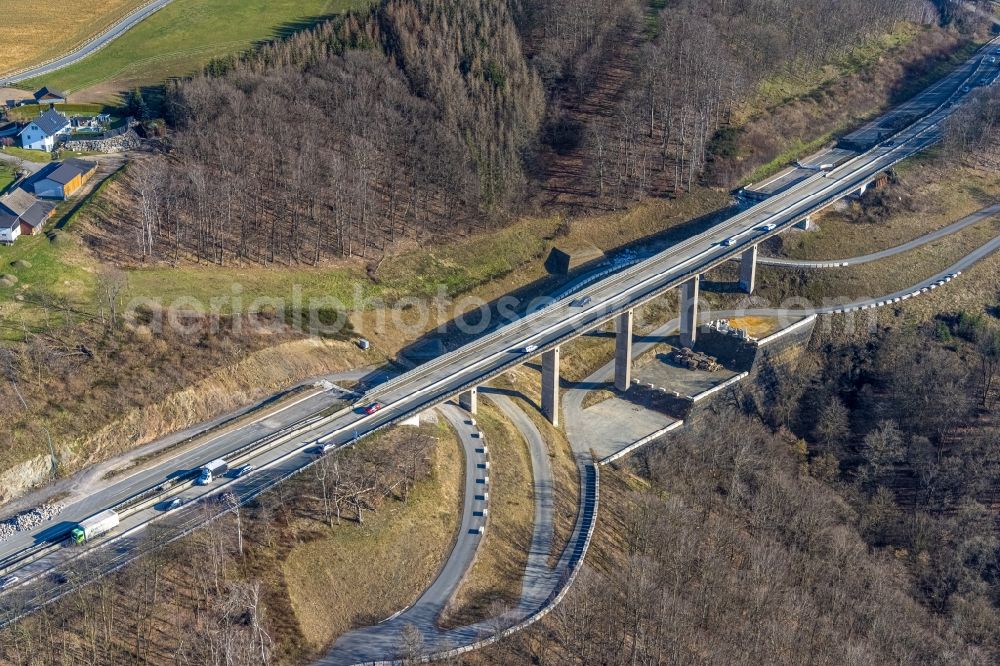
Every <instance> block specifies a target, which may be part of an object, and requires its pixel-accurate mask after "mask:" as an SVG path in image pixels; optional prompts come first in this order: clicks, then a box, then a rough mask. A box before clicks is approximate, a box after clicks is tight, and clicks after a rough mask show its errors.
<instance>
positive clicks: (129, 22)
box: [0, 0, 172, 87]
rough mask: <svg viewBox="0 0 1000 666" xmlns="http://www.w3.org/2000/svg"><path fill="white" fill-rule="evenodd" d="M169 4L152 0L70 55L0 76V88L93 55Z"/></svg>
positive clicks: (165, 0) (160, 0)
mask: <svg viewBox="0 0 1000 666" xmlns="http://www.w3.org/2000/svg"><path fill="white" fill-rule="evenodd" d="M171 2H172V0H152V2H150V3H148V4H146V5H143V6H142V7H140V8H138V9H136V10H135V11H134V12H132V13H131V14H129V15H128V16H126V17H125V18H123V19H122V20H121V21H119V22H118V23H116V24H114V25H112V26H111V27H110V28H108V29H107V30H105V31H104V32H102V33H101V34H100V35H98V36H97V37H95V38H93V39H92V40H90V41H89V42H87V43H86V44H84V45H83V46H81V47H79V48H78V49H76V50H74V51H72V52H71V53H67V54H66V55H64V56H62V57H59V58H56V59H55V60H52V61H50V62H47V63H43V64H41V65H37V66H35V67H31V68H30V69H24V70H21V71H19V72H15V73H13V74H9V75H6V76H0V87H4V86H6V85H9V84H11V83H17V82H19V81H26V80H27V79H33V78H35V77H36V76H44V75H46V74H51V73H52V72H54V71H56V70H58V69H62V68H63V67H67V66H69V65H72V64H73V63H75V62H77V61H79V60H82V59H84V58H86V57H87V56H89V55H90V54H91V53H94V52H95V51H99V50H100V49H102V48H104V47H105V46H107V45H108V44H109V43H111V42H113V41H114V40H116V39H118V38H119V37H120V36H122V35H123V34H124V33H125V32H126V31H127V30H129V29H130V28H132V27H133V26H134V25H135V24H137V23H139V22H140V21H142V20H144V19H146V18H147V17H149V16H150V15H152V14H153V13H155V12H157V11H159V10H161V9H163V8H164V7H166V6H167V5H169V4H170V3H171Z"/></svg>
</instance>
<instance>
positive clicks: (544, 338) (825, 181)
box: [0, 45, 1000, 621]
mask: <svg viewBox="0 0 1000 666" xmlns="http://www.w3.org/2000/svg"><path fill="white" fill-rule="evenodd" d="M989 48H990V49H993V48H995V45H992V46H990V47H989ZM983 57H984V56H983V55H982V54H980V55H977V57H976V59H979V60H982V58H983ZM976 59H974V60H976ZM977 67H978V66H977ZM998 71H1000V69H998V66H997V65H996V64H992V65H990V66H989V68H988V73H989V75H990V76H995V75H996V74H997V73H998ZM981 75H982V73H979V74H977V76H981ZM965 94H966V93H965V92H964V91H963V90H962V89H959V90H958V91H957V92H956V93H955V95H954V97H953V98H949V100H948V101H950V102H952V104H948V103H947V102H945V103H943V104H941V105H940V106H938V107H936V108H935V110H934V111H932V112H931V113H930V114H929V115H927V116H926V117H924V118H923V119H921V120H919V121H917V122H916V123H914V124H913V125H911V126H910V127H908V128H907V129H905V130H903V131H902V132H900V133H899V134H898V135H896V136H894V137H893V139H892V141H891V143H889V142H884V143H883V144H880V145H878V146H876V147H875V148H873V149H872V150H870V151H868V152H867V153H865V154H863V155H860V156H858V157H856V158H853V159H852V160H849V161H848V162H845V163H844V164H842V165H841V166H839V167H837V168H835V169H833V170H831V171H827V172H823V173H817V174H815V175H814V176H811V177H810V178H807V179H806V180H804V181H802V182H800V183H797V184H796V185H794V186H792V187H790V188H788V189H786V190H785V191H783V192H781V193H779V194H776V195H774V196H772V197H771V198H769V199H768V200H766V201H764V202H762V203H760V204H758V205H756V206H753V207H751V208H749V209H748V210H746V211H744V212H742V213H740V214H738V215H735V216H733V217H731V218H729V219H727V220H725V221H723V222H722V223H720V224H718V225H716V226H715V227H713V228H712V229H709V230H708V231H706V232H704V233H702V234H699V235H697V236H694V237H692V238H690V239H687V240H685V241H682V242H679V243H677V244H675V245H674V246H672V247H670V248H668V249H666V250H664V251H663V252H660V253H659V254H657V255H654V256H653V257H651V258H649V259H647V260H645V261H642V262H640V263H637V264H635V265H633V266H630V267H628V268H624V269H622V270H621V271H618V272H617V273H614V274H613V275H611V276H609V277H607V278H605V279H602V280H600V281H598V282H596V283H594V284H592V285H590V286H588V287H586V288H584V289H583V290H581V291H580V292H578V293H577V294H576V295H574V296H572V297H567V298H565V299H563V300H561V301H558V302H556V303H553V304H552V305H550V306H549V307H546V308H543V309H541V310H539V311H537V312H534V313H533V314H530V315H528V316H526V317H524V318H522V319H519V320H517V321H514V322H511V323H508V324H506V325H504V326H502V327H499V328H497V329H494V330H492V331H489V332H484V334H483V335H482V336H481V337H480V338H479V339H477V340H475V341H473V342H471V343H469V344H467V345H465V346H463V347H461V348H459V349H457V350H455V351H452V352H450V353H447V354H444V355H442V356H440V357H438V358H436V359H435V360H433V361H430V362H428V363H426V364H424V365H421V366H418V367H417V368H415V369H414V370H411V371H409V372H407V373H405V374H403V375H400V376H399V377H397V378H395V379H391V380H389V381H387V382H384V383H382V384H379V385H377V386H374V387H373V388H372V389H371V390H370V391H369V392H368V395H366V396H365V398H364V400H363V401H358V402H357V404H356V408H355V409H347V410H343V411H342V412H339V413H336V414H334V415H332V416H331V415H326V416H323V415H321V414H320V413H319V412H321V411H322V409H318V408H319V407H320V404H318V403H322V401H323V399H321V398H316V399H315V400H316V401H318V402H317V403H309V404H307V403H302V404H301V405H297V406H295V407H294V408H290V410H291V409H294V410H296V411H294V412H293V411H288V412H285V413H283V414H282V415H281V416H280V418H275V419H270V420H269V421H268V422H266V423H258V424H253V425H252V426H248V427H247V428H245V429H241V430H240V431H238V432H237V433H235V434H232V435H226V436H224V437H219V438H218V441H213V442H210V443H209V444H208V445H206V446H203V447H200V448H198V449H197V450H194V451H190V452H186V453H184V454H182V455H179V456H177V457H176V458H174V459H168V460H164V461H157V462H156V463H155V464H154V465H153V466H151V467H150V468H149V469H146V470H143V471H141V472H137V473H136V474H133V475H131V476H128V477H126V478H123V479H122V480H121V481H119V482H117V483H116V484H114V485H113V486H111V487H110V488H109V489H108V490H107V491H106V492H103V493H95V494H94V496H92V497H88V498H86V499H85V500H82V501H79V502H77V503H75V504H73V505H71V506H69V507H67V508H66V510H65V511H64V512H63V514H62V515H61V516H60V517H59V521H58V522H57V523H56V524H52V525H45V526H44V528H42V529H37V530H34V531H31V532H25V533H18V534H17V535H16V536H15V538H13V539H9V540H7V541H4V542H2V543H0V571H4V572H7V571H13V570H14V569H17V570H18V572H19V575H22V577H23V578H24V579H25V580H28V579H32V580H33V581H35V580H38V577H41V576H43V575H44V574H46V573H48V572H50V571H52V570H53V568H56V567H60V566H64V565H67V564H68V563H69V560H73V561H79V560H81V559H87V560H89V561H91V562H97V561H98V560H100V561H101V562H102V564H101V565H100V566H101V567H104V568H106V567H108V566H111V565H112V564H113V562H114V558H115V557H117V555H116V554H115V552H113V551H114V550H115V549H118V550H120V551H121V558H122V560H124V559H126V558H127V557H129V556H130V555H129V552H130V547H131V549H132V551H131V552H135V551H136V549H139V548H140V547H141V544H142V543H150V542H151V543H152V544H153V545H152V546H151V547H155V545H156V543H155V542H156V540H155V539H145V541H143V539H141V532H142V531H143V530H145V528H146V527H148V526H149V525H150V524H151V522H150V521H151V519H152V518H153V517H155V516H156V515H158V514H155V513H150V511H149V510H148V509H143V510H142V511H137V512H135V513H133V514H132V515H129V516H128V517H127V519H126V520H125V521H123V524H122V526H121V527H120V528H119V529H118V530H116V531H115V532H114V534H112V535H110V536H109V537H107V538H104V539H99V540H98V543H97V544H96V545H101V544H103V543H111V544H114V548H103V549H99V550H101V551H103V552H101V553H93V555H92V556H90V557H87V558H83V556H84V554H86V553H89V552H90V551H93V550H94V548H82V549H67V548H61V547H60V548H57V549H56V550H55V551H54V552H51V553H46V554H45V556H44V557H42V558H41V559H37V560H34V559H33V558H34V557H35V556H36V555H37V550H38V549H39V548H41V547H47V546H48V544H50V543H54V542H58V541H59V540H61V539H62V538H63V536H64V535H65V533H66V531H67V530H68V529H69V528H70V527H71V526H72V525H73V524H74V523H75V522H78V521H79V520H81V519H83V518H85V517H87V516H89V515H92V514H93V513H96V512H97V511H99V510H101V509H104V508H108V507H109V506H114V505H115V504H116V503H117V502H120V501H121V500H122V499H124V498H125V497H128V496H129V494H134V493H135V492H138V491H140V490H143V489H151V488H154V487H155V486H156V485H157V484H159V483H162V482H163V481H164V480H165V479H175V478H177V477H178V475H180V474H182V473H183V471H185V470H192V469H194V468H196V467H198V466H199V465H201V464H204V463H205V462H207V461H209V460H212V459H214V458H218V457H229V456H232V454H233V451H234V450H240V449H242V448H243V447H249V446H256V445H257V444H261V440H262V438H264V441H267V442H269V443H268V444H267V445H266V446H259V447H257V448H255V449H254V451H253V452H252V454H248V455H246V456H244V457H242V458H241V462H242V461H246V462H250V463H252V464H254V465H256V466H257V472H255V473H254V474H252V475H249V476H247V477H245V478H241V479H226V480H224V481H219V482H218V483H216V484H213V485H212V486H209V487H208V488H202V487H196V488H185V489H184V490H183V492H182V496H183V497H184V498H185V499H187V500H188V501H189V502H192V503H194V501H195V500H197V499H199V498H201V497H204V496H205V495H206V494H207V493H208V494H210V493H219V492H220V491H222V490H226V491H229V492H232V493H233V495H234V496H235V497H237V498H239V499H247V498H250V497H253V496H255V495H256V494H258V493H259V492H262V491H263V490H264V489H266V488H267V487H270V486H271V485H273V484H275V483H277V482H279V481H281V480H283V479H285V478H287V477H288V476H289V475H291V474H295V473H298V472H299V471H301V470H302V469H304V468H305V467H307V466H308V465H309V464H310V462H312V461H313V460H314V459H315V457H314V456H313V455H312V454H310V453H308V452H307V451H308V449H311V448H313V447H314V446H316V445H317V444H333V445H334V446H344V445H348V444H351V443H352V442H354V441H356V440H357V439H358V438H359V437H361V436H364V435H365V434H368V433H371V432H374V431H376V430H378V429H380V428H383V427H386V426H388V425H391V424H393V423H395V422H397V421H399V420H401V419H404V418H407V417H409V416H411V415H413V414H415V413H419V412H421V411H423V410H425V409H428V408H429V407H432V406H434V405H436V404H439V403H441V402H443V401H444V400H446V399H448V398H449V397H451V396H453V395H455V394H456V393H458V392H459V391H461V390H464V389H466V388H469V387H472V386H478V385H480V384H482V383H483V382H485V381H486V380H488V379H490V378H491V377H493V376H496V375H498V374H500V373H502V372H504V371H506V370H508V369H510V368H512V367H514V366H516V365H519V364H522V363H524V362H526V361H528V360H530V359H532V358H534V357H535V356H536V355H537V354H538V353H541V352H542V351H545V350H547V349H550V348H553V347H556V346H558V345H559V344H561V343H563V342H566V341H568V340H570V339H572V338H574V337H576V336H577V335H579V334H580V333H581V332H583V331H586V330H590V329H592V328H594V327H596V326H598V325H600V324H601V323H603V322H605V321H607V320H608V319H609V318H611V317H612V316H614V315H616V314H618V313H620V312H624V311H626V310H629V309H631V308H634V307H636V306H638V305H641V304H643V303H645V302H647V301H649V300H651V299H653V298H655V297H657V296H658V295H660V294H662V293H664V292H665V291H667V290H669V289H672V288H674V287H676V286H678V285H680V284H682V283H683V282H685V281H687V280H689V279H691V278H692V277H694V276H697V275H700V274H701V273H703V272H705V271H707V270H709V269H710V268H712V267H714V266H716V265H718V264H720V263H721V262H724V261H727V260H728V259H729V258H731V257H733V256H737V255H738V254H739V253H741V252H742V251H744V250H745V249H747V248H749V247H752V246H753V245H755V244H757V243H759V242H760V241H762V240H764V239H765V238H768V237H770V236H772V235H774V234H777V233H780V232H781V231H783V230H784V229H786V228H788V227H790V226H792V225H794V224H796V223H797V222H799V221H800V220H802V219H803V218H804V217H806V216H807V215H809V214H811V213H813V212H816V211H817V210H820V209H822V208H824V207H825V206H827V205H829V204H830V203H832V202H834V201H836V200H837V199H839V198H841V197H843V196H845V195H847V194H849V193H851V192H854V191H857V189H858V188H860V187H861V186H862V185H865V184H866V183H868V182H870V181H871V180H872V179H873V178H875V177H876V176H877V175H878V174H879V173H881V172H883V171H884V170H886V169H887V168H889V167H891V166H892V165H894V164H896V163H898V162H899V161H901V160H903V159H906V158H907V157H909V156H911V155H913V154H915V153H918V152H920V151H922V150H924V149H925V148H926V147H928V146H930V145H932V144H934V143H935V142H936V141H938V140H939V138H940V123H941V122H942V121H943V120H945V119H946V118H947V117H948V115H949V114H950V113H951V110H952V108H953V106H954V102H957V101H958V100H959V99H960V98H961V97H962V96H964V95H965ZM765 225H766V227H765ZM771 225H773V227H772V226H771ZM724 241H728V242H726V243H724ZM983 249H985V246H984V248H983ZM993 249H995V247H993V248H991V249H989V250H988V251H992V250H993ZM974 254H975V253H974ZM972 261H974V259H972ZM960 263H961V262H960ZM959 270H960V269H959ZM949 272H951V271H949ZM942 279H943V278H942ZM926 288H928V289H929V288H930V285H927V287H926ZM918 291H919V290H918ZM581 295H588V296H591V298H592V301H591V304H590V305H589V306H585V307H582V308H579V307H573V306H572V305H571V303H570V301H571V299H572V298H576V297H577V296H581ZM897 297H898V298H903V297H904V294H902V293H901V294H900V295H899V296H896V295H893V296H892V297H887V298H890V300H891V299H893V298H897ZM883 301H884V299H883ZM859 307H863V306H859ZM841 309H843V308H841ZM829 311H831V312H833V311H835V310H834V309H832V308H831V309H830V310H829ZM528 345H532V346H537V349H534V350H533V351H532V352H531V353H524V351H523V350H524V348H525V347H526V346H528ZM372 383H373V382H372V381H370V380H369V381H368V382H367V384H368V385H371V384H372ZM343 397H344V396H342V395H339V394H338V395H337V396H335V397H331V396H329V395H328V396H327V397H326V401H327V403H326V404H327V407H330V404H329V403H331V402H336V401H337V400H338V399H342V398H343ZM376 400H377V401H379V402H380V403H382V405H383V407H382V409H380V410H378V411H375V412H374V413H372V414H366V413H365V412H364V410H363V409H361V407H363V405H365V404H369V403H372V402H374V401H376ZM197 504H198V505H199V506H204V505H207V504H208V503H205V502H198V503H197ZM209 513H210V512H209V511H208V510H202V511H194V510H185V511H179V512H170V515H168V516H165V517H164V520H162V521H157V523H152V524H159V525H161V526H163V527H166V528H169V529H172V530H185V529H191V528H193V527H195V526H196V525H198V524H201V523H204V522H205V520H207V519H208V517H209V515H208V514H209ZM161 514H162V512H161ZM156 531H157V532H161V531H162V530H160V529H159V528H158V529H157V530H156ZM125 540H133V541H134V543H132V542H125V543H123V541H125ZM143 547H144V546H143ZM26 558H27V559H31V560H32V561H30V563H26V562H27V559H26ZM109 558H110V559H109ZM31 588H32V590H34V591H33V592H29V593H28V594H23V593H22V592H23V590H24V589H26V588H17V589H16V590H15V592H16V594H12V593H11V592H7V593H6V594H4V595H3V596H2V597H0V604H2V605H4V606H5V607H6V611H7V612H6V613H4V612H3V611H4V610H5V608H3V607H0V621H2V617H3V616H6V617H11V616H15V615H17V614H18V613H19V610H18V609H24V608H30V607H32V605H37V604H39V603H42V602H44V601H45V600H48V599H50V598H51V597H52V596H53V593H52V592H51V591H49V592H46V590H45V586H42V585H33V586H31Z"/></svg>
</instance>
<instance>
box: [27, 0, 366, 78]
mask: <svg viewBox="0 0 1000 666" xmlns="http://www.w3.org/2000/svg"><path fill="white" fill-rule="evenodd" d="M369 4H371V0H174V2H172V3H171V4H169V5H168V6H167V7H165V8H163V9H161V10H160V11H158V12H156V13H155V14H153V15H152V16H151V17H149V18H148V19H146V20H145V21H143V22H142V23H140V24H139V25H137V26H135V27H134V28H132V29H131V30H129V31H128V32H127V33H125V34H124V35H122V36H121V37H119V38H118V39H116V40H115V41H113V42H112V43H110V44H109V45H108V46H106V47H104V48H103V49H101V50H100V51H98V52H97V53H95V54H93V55H91V56H89V57H87V58H84V59H83V60H81V61H80V62H78V63H76V64H74V65H71V66H69V67H66V68H65V69H61V70H59V71H57V72H54V73H52V74H49V75H47V76H44V77H39V78H36V79H30V80H27V81H22V82H21V83H19V84H18V87H21V88H24V89H26V90H33V89H36V88H38V87H40V86H43V85H47V86H50V87H53V88H56V89H58V90H62V91H64V92H66V93H70V94H72V93H78V92H80V91H81V90H85V89H87V88H90V87H92V86H96V85H98V84H106V86H107V88H108V93H109V94H113V93H114V92H115V91H118V90H125V89H128V88H132V87H135V86H142V85H148V84H156V83H160V82H162V81H164V80H165V79H168V78H170V77H175V76H184V75H186V74H191V73H193V72H196V71H198V70H199V69H200V68H201V67H203V66H204V65H205V64H206V63H207V62H208V61H209V60H211V59H212V58H215V57H218V56H222V55H226V54H229V53H238V52H241V51H244V50H246V49H248V48H250V47H251V46H252V45H253V44H255V43H257V42H260V41H266V40H270V39H273V38H275V37H279V36H281V35H283V34H287V33H288V32H291V31H294V30H296V29H301V28H303V27H305V26H308V25H309V24H310V23H312V22H313V21H314V20H316V19H317V18H319V17H323V16H330V15H333V14H337V13H341V12H344V11H346V10H349V9H353V8H361V7H366V6H368V5H369ZM102 87H103V86H102Z"/></svg>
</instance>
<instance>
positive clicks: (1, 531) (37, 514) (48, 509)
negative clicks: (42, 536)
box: [0, 504, 63, 541]
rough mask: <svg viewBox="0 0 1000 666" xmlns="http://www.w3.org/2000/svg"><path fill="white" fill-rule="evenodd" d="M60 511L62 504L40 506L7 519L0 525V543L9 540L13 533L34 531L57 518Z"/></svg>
mask: <svg viewBox="0 0 1000 666" xmlns="http://www.w3.org/2000/svg"><path fill="white" fill-rule="evenodd" d="M62 510H63V505H62V504H42V505H39V506H36V507H35V508H34V509H29V510H28V511H23V512H21V513H19V514H17V515H16V516H14V517H13V518H8V519H7V520H5V521H3V522H2V523H0V541H3V540H4V539H9V538H10V537H11V536H13V535H14V533H15V532H18V531H22V530H31V529H34V528H36V527H38V526H39V525H41V524H42V523H44V522H47V521H50V520H52V519H53V518H55V517H56V516H58V515H59V514H60V513H61V512H62Z"/></svg>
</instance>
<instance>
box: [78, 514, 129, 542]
mask: <svg viewBox="0 0 1000 666" xmlns="http://www.w3.org/2000/svg"><path fill="white" fill-rule="evenodd" d="M119 522H120V521H119V519H118V514H117V513H116V512H115V511H113V510H112V509H108V510H107V511H101V512H100V513H95V514H94V515H93V516H91V517H90V518H87V519H86V520H81V521H80V522H79V523H78V524H77V526H76V527H74V528H73V529H72V530H70V533H69V536H70V538H71V539H72V540H73V543H75V544H77V545H79V544H82V543H86V542H87V541H90V540H91V539H93V538H94V537H98V536H100V535H102V534H104V533H106V532H110V531H111V530H113V529H115V528H116V527H118V523H119Z"/></svg>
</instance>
